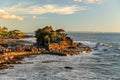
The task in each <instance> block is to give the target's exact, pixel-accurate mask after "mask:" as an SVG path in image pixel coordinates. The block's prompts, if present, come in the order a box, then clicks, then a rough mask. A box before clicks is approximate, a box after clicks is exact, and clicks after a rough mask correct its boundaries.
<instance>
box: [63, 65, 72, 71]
mask: <svg viewBox="0 0 120 80" xmlns="http://www.w3.org/2000/svg"><path fill="white" fill-rule="evenodd" d="M64 68H65V69H70V70H72V69H73V67H70V66H65V67H64Z"/></svg>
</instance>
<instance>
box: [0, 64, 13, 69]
mask: <svg viewBox="0 0 120 80" xmlns="http://www.w3.org/2000/svg"><path fill="white" fill-rule="evenodd" d="M13 67H14V66H12V65H5V64H0V69H13Z"/></svg>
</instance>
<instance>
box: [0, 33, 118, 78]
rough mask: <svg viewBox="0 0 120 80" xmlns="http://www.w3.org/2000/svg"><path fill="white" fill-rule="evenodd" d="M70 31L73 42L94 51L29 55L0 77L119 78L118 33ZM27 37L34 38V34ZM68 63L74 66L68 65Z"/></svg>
mask: <svg viewBox="0 0 120 80" xmlns="http://www.w3.org/2000/svg"><path fill="white" fill-rule="evenodd" d="M67 34H68V35H69V36H70V37H72V38H73V39H74V42H77V43H80V42H81V43H84V44H86V45H89V46H91V47H92V48H93V51H92V52H90V53H87V54H80V55H75V56H70V57H62V56H57V55H47V54H46V55H45V54H44V55H43V54H41V55H39V56H34V57H28V58H25V59H24V60H23V61H24V63H30V64H13V65H14V69H5V70H0V80H120V34H119V33H79V32H71V33H70V32H69V33H67ZM24 40H29V41H31V42H35V38H30V39H24ZM96 45H97V47H96ZM43 61H48V63H42V62H43ZM66 66H68V67H72V68H73V69H65V68H64V67H66Z"/></svg>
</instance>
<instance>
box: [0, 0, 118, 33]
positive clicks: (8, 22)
mask: <svg viewBox="0 0 120 80" xmlns="http://www.w3.org/2000/svg"><path fill="white" fill-rule="evenodd" d="M47 25H51V26H53V28H54V29H59V28H63V29H65V30H66V31H77V32H120V0H0V26H1V27H3V26H6V27H7V28H8V29H9V30H13V29H18V30H22V31H24V32H34V31H36V30H37V29H38V28H42V27H45V26H47Z"/></svg>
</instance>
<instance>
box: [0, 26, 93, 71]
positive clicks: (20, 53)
mask: <svg viewBox="0 0 120 80" xmlns="http://www.w3.org/2000/svg"><path fill="white" fill-rule="evenodd" d="M29 37H30V36H29ZM35 37H36V39H37V40H36V43H34V44H33V43H32V42H29V41H25V40H20V39H19V38H17V39H16V37H15V38H6V39H5V38H1V39H0V69H7V68H8V69H10V68H12V66H11V65H9V64H21V61H22V60H23V59H24V57H27V56H30V55H40V54H50V55H59V56H73V55H79V54H83V53H89V52H91V51H92V48H91V47H90V46H88V45H84V44H83V43H75V42H73V39H72V38H71V37H69V36H67V34H66V33H65V31H64V30H63V29H58V30H53V29H52V27H49V26H46V27H45V28H43V29H38V30H37V31H36V34H35ZM25 38H28V37H25Z"/></svg>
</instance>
